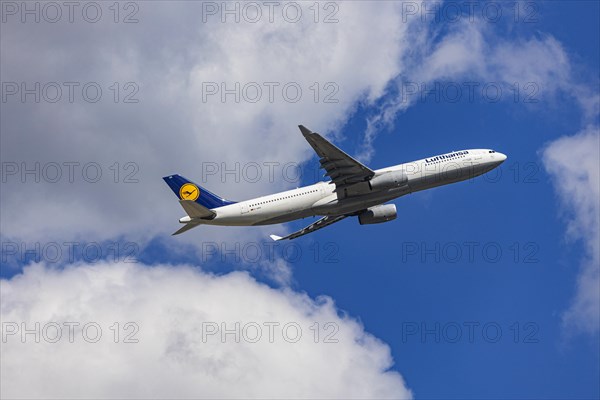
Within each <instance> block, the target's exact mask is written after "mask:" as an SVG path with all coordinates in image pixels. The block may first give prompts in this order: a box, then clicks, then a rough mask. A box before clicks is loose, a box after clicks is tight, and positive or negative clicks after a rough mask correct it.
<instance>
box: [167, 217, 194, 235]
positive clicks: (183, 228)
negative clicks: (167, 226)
mask: <svg viewBox="0 0 600 400" xmlns="http://www.w3.org/2000/svg"><path fill="white" fill-rule="evenodd" d="M198 225H200V222H195V221H192V222H188V223H187V224H185V225H184V226H183V227H182V228H179V230H178V231H177V232H175V233H173V235H172V236H175V235H179V234H180V233H183V232H186V231H189V230H190V229H192V228H195V227H197V226H198Z"/></svg>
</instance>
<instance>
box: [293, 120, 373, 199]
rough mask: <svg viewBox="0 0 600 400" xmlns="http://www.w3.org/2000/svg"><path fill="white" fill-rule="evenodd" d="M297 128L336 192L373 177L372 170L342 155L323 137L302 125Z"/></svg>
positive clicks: (346, 155) (341, 152)
mask: <svg viewBox="0 0 600 400" xmlns="http://www.w3.org/2000/svg"><path fill="white" fill-rule="evenodd" d="M299 128H300V131H301V132H302V135H304V137H305V138H306V140H307V141H308V143H309V144H310V145H311V146H312V148H313V149H314V150H315V152H316V153H317V155H318V156H319V162H320V163H321V168H323V169H324V170H325V171H327V173H326V174H325V176H329V177H330V178H331V182H332V183H335V185H336V191H339V190H340V189H342V188H344V187H348V186H350V185H353V184H355V183H359V182H364V181H367V180H369V179H371V178H372V177H373V176H374V175H375V172H374V171H373V170H372V169H370V168H369V167H367V166H365V165H364V164H362V163H360V162H359V161H356V160H355V159H354V158H352V157H350V156H349V155H348V154H346V153H344V152H343V151H342V150H340V149H339V148H337V147H336V146H334V145H333V144H331V143H330V142H329V141H328V140H327V139H325V138H324V137H323V136H321V135H319V134H318V133H315V132H312V131H311V130H309V129H307V128H306V127H304V126H302V125H299Z"/></svg>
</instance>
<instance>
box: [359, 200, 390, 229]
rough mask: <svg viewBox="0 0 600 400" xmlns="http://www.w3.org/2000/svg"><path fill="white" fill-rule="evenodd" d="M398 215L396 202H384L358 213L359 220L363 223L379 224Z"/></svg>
mask: <svg viewBox="0 0 600 400" xmlns="http://www.w3.org/2000/svg"><path fill="white" fill-rule="evenodd" d="M397 215H398V214H396V205H395V204H382V205H379V206H375V207H370V208H367V209H366V210H365V211H363V212H361V213H360V214H358V222H359V223H360V224H361V225H369V224H379V223H382V222H388V221H391V220H393V219H396V216H397Z"/></svg>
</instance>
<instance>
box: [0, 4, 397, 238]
mask: <svg viewBox="0 0 600 400" xmlns="http://www.w3.org/2000/svg"><path fill="white" fill-rule="evenodd" d="M219 4H220V3H219ZM307 4H308V3H307ZM310 5H312V3H311V4H310ZM310 5H306V6H303V7H304V18H302V20H301V21H300V22H299V23H289V22H286V21H285V20H283V19H282V18H281V17H277V18H276V19H275V22H274V23H269V22H268V19H267V18H263V20H261V21H260V22H259V23H256V24H252V23H246V22H243V21H242V22H240V23H234V22H233V21H232V19H231V18H230V19H229V22H228V23H220V22H219V21H220V19H219V17H218V16H217V17H210V18H209V19H208V22H202V3H200V2H147V3H140V4H139V7H140V11H139V13H138V14H137V15H136V17H137V18H138V19H139V20H140V22H139V23H137V24H114V23H113V22H112V20H111V18H112V17H111V16H112V14H111V13H110V11H109V10H105V12H106V13H108V14H107V15H108V17H107V18H103V19H102V21H101V22H99V23H97V24H90V23H85V22H83V21H80V20H79V21H78V22H76V23H73V24H69V23H57V24H49V23H39V24H34V23H31V24H23V23H21V22H20V21H18V19H17V21H16V22H15V21H14V20H13V19H11V20H10V21H9V22H7V23H5V24H3V25H2V30H3V31H2V32H3V35H2V39H1V40H2V74H3V81H8V82H13V81H14V82H17V83H20V82H26V83H28V85H29V86H31V85H33V82H41V83H42V84H44V83H46V82H59V83H62V82H68V81H79V82H82V83H84V82H89V81H95V82H98V83H99V84H100V86H101V87H102V88H103V100H102V101H100V102H98V103H95V104H90V103H86V102H85V101H83V100H82V99H81V94H79V96H78V97H77V99H76V101H75V102H74V103H73V104H71V103H69V102H68V101H59V102H58V103H48V102H45V101H41V102H40V103H39V104H35V103H33V101H28V102H27V103H26V104H22V103H21V102H20V101H18V100H17V101H14V100H11V101H9V102H7V103H6V104H3V119H2V122H1V123H2V127H1V128H2V148H1V156H2V160H3V161H5V162H17V163H18V164H19V167H20V166H21V162H25V163H26V166H27V167H28V168H33V166H34V163H35V162H39V163H40V164H41V166H42V169H43V167H44V166H45V165H47V163H50V162H57V163H59V164H62V163H63V162H70V161H75V162H79V163H81V164H82V165H83V164H85V163H88V162H97V163H99V164H100V165H101V167H102V172H103V177H102V179H101V180H100V182H98V183H88V182H85V181H84V180H83V179H82V178H81V176H80V170H78V171H77V173H78V175H77V177H76V179H75V183H69V182H67V181H66V169H64V170H63V172H64V174H63V179H61V180H60V181H59V183H48V182H47V181H45V180H44V179H43V177H42V180H41V182H40V183H33V178H32V176H31V175H30V176H29V177H28V178H27V183H26V184H22V183H21V182H20V179H19V175H17V176H16V177H15V176H10V177H8V179H7V182H5V183H3V190H2V192H1V193H0V198H1V204H2V205H1V208H2V210H1V211H2V215H3V218H2V232H3V235H5V236H8V237H11V238H26V239H27V240H29V241H35V240H40V241H47V240H56V241H62V240H71V239H73V238H74V237H84V238H85V239H86V240H90V241H91V240H105V239H108V238H114V237H116V236H119V235H121V236H126V237H127V238H128V239H131V240H140V241H145V240H146V239H147V238H148V237H152V236H154V235H156V234H170V233H171V232H173V231H174V230H175V229H177V228H178V226H177V225H178V224H177V219H178V218H179V217H180V216H181V215H182V214H183V211H182V210H181V209H180V207H179V205H178V204H177V202H176V201H175V198H174V197H173V194H172V193H171V192H170V191H169V189H168V187H167V186H166V185H164V183H163V182H162V180H161V177H162V176H165V175H168V174H171V173H175V172H178V173H181V174H182V175H184V176H186V177H188V178H190V179H192V180H195V181H200V180H201V178H202V171H201V168H200V165H201V163H203V162H205V163H206V162H210V163H217V164H218V166H219V167H221V163H226V164H224V165H223V166H225V167H226V168H228V169H230V170H231V169H235V168H236V167H235V165H236V163H239V164H240V165H241V166H242V167H243V166H244V163H247V162H257V163H259V164H262V163H264V162H277V163H279V165H280V167H279V168H277V169H276V174H275V176H274V177H275V181H274V182H271V180H270V179H269V176H268V169H267V168H264V169H263V170H262V176H263V178H262V179H261V180H259V182H257V183H248V182H244V181H243V179H241V180H240V179H238V180H237V181H236V179H235V176H232V175H231V174H230V175H229V176H228V177H227V179H226V182H222V180H221V175H220V174H219V175H217V176H212V177H211V178H210V179H208V180H207V182H205V183H204V185H205V186H206V187H208V188H209V189H211V190H213V191H214V192H216V193H218V194H220V195H222V196H224V197H228V198H231V199H233V200H243V199H246V198H251V197H252V196H255V195H259V194H265V193H268V192H269V191H272V190H273V188H274V187H279V188H283V187H284V186H288V187H289V186H292V185H293V184H290V183H287V182H285V181H284V179H283V172H282V168H281V166H282V165H284V164H285V163H289V162H292V163H293V162H301V161H303V160H306V159H307V158H308V157H313V155H314V153H313V152H312V150H311V149H310V147H309V146H308V144H307V143H306V142H305V141H304V139H303V137H302V135H301V134H300V133H299V131H298V128H297V125H298V124H299V123H303V124H305V125H307V126H309V127H310V128H312V129H313V130H316V131H320V132H322V133H326V132H327V131H332V130H335V129H336V128H337V127H339V126H341V125H342V124H344V123H345V122H346V121H347V119H348V118H349V116H350V115H351V113H352V112H353V111H354V109H355V108H356V105H357V103H358V102H359V101H373V100H374V99H377V98H378V97H380V96H381V95H383V90H384V87H385V85H386V84H387V83H388V82H389V81H390V79H392V78H393V77H394V76H396V75H397V74H398V73H399V72H400V70H401V63H400V60H401V59H402V57H401V55H402V53H403V52H404V51H405V49H406V48H407V46H406V36H407V33H406V32H407V29H408V26H409V24H400V23H398V21H399V18H400V17H399V5H398V4H395V3H394V2H386V3H381V4H378V6H377V7H372V6H371V5H370V4H367V3H359V2H348V3H338V5H339V12H338V13H337V14H336V16H335V17H336V18H337V19H338V20H339V22H338V23H330V24H327V23H322V22H321V23H314V22H313V15H312V14H311V11H310V10H309V9H308V7H309V6H310ZM107 7H108V6H107ZM328 13H329V11H324V10H321V16H320V19H321V20H322V19H323V18H324V17H325V15H328ZM278 15H279V14H278ZM375 20H376V21H378V23H377V24H373V23H372V22H373V21H375ZM74 38H76V40H75V39H74ZM128 81H133V82H136V83H137V84H138V85H139V89H140V90H139V92H138V94H137V95H136V98H138V99H139V100H140V102H139V103H138V104H123V103H122V102H119V103H117V104H115V103H114V102H112V96H113V91H111V90H110V89H109V86H110V85H112V83H113V82H119V83H120V84H121V85H123V84H124V83H125V82H128ZM207 82H216V83H218V84H220V83H221V82H224V83H226V85H227V87H228V88H232V87H234V85H235V83H236V82H239V83H240V85H241V86H242V87H243V86H244V85H245V84H247V83H252V82H256V83H257V84H258V85H259V86H260V87H262V90H263V96H262V99H261V101H259V102H257V103H251V102H248V101H243V100H242V101H240V102H239V103H236V102H235V101H234V100H233V96H231V95H230V96H228V97H227V99H228V101H227V102H226V103H222V102H221V101H220V100H219V99H220V96H219V95H215V96H210V97H209V98H208V100H207V101H203V96H202V89H203V83H204V84H206V83H207ZM265 82H277V83H278V84H279V86H278V87H277V88H276V90H275V97H274V101H273V102H270V101H269V95H268V88H267V86H265V85H264V83H265ZM288 82H293V83H297V84H298V85H300V87H301V89H302V98H301V100H300V101H298V102H297V103H290V102H286V101H284V100H283V97H282V88H283V85H284V84H286V83H288ZM315 82H317V83H318V86H319V96H318V99H317V102H315V100H314V90H315V87H314V86H313V85H314V83H315ZM327 82H333V83H334V84H335V85H337V86H334V87H330V88H325V85H326V83H327ZM311 87H312V89H311ZM335 87H337V88H338V89H339V91H337V92H336V93H335V94H334V96H333V99H336V100H338V102H337V103H324V101H323V100H324V97H325V95H326V94H331V93H334V90H335ZM65 92H66V90H65ZM76 93H79V91H76ZM125 93H129V92H128V91H126V90H124V88H122V87H121V98H122V96H124V94H125ZM16 97H17V98H18V96H16ZM63 97H64V96H63ZM29 99H30V100H31V99H32V96H29ZM32 144H35V145H34V146H33V145H32ZM115 162H119V163H120V164H119V168H120V170H121V171H120V172H121V174H120V178H119V181H121V182H122V180H123V178H124V176H125V175H126V174H127V173H129V172H132V169H127V170H125V163H127V162H134V163H136V165H137V166H139V171H137V172H136V173H135V175H134V177H135V178H137V179H138V180H139V182H138V183H129V184H126V183H114V182H113V180H114V169H111V166H113V165H114V163H115ZM79 168H81V167H79ZM238 168H239V167H238ZM238 175H241V174H238ZM16 210H20V211H19V212H17V211H16ZM262 229H264V228H247V229H244V228H241V229H237V228H232V229H228V230H224V229H219V228H210V227H206V228H204V227H203V228H200V230H196V231H194V233H189V234H186V235H182V236H181V237H178V238H177V239H176V240H178V241H183V242H188V243H197V242H198V241H199V239H201V238H202V237H204V235H203V234H202V233H199V232H202V231H204V232H209V233H208V234H207V235H206V237H210V238H211V240H216V241H218V242H220V241H231V240H232V238H239V237H240V232H241V231H242V230H243V232H244V235H243V236H244V237H245V238H247V239H248V240H250V239H252V238H253V237H255V236H260V237H265V232H263V231H262Z"/></svg>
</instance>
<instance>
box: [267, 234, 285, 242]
mask: <svg viewBox="0 0 600 400" xmlns="http://www.w3.org/2000/svg"><path fill="white" fill-rule="evenodd" d="M269 237H270V238H271V239H273V240H274V241H278V240H281V239H283V238H282V237H281V236H277V235H269Z"/></svg>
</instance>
